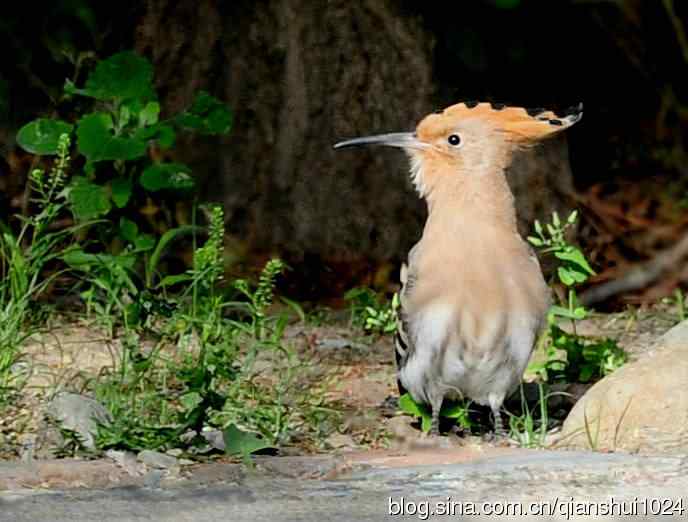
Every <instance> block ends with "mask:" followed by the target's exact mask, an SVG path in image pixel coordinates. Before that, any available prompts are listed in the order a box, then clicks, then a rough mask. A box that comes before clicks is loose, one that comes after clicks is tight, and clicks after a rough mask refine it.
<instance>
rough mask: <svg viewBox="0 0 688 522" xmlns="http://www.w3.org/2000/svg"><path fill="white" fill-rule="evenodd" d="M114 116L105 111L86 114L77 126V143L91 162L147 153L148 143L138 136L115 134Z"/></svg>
mask: <svg viewBox="0 0 688 522" xmlns="http://www.w3.org/2000/svg"><path fill="white" fill-rule="evenodd" d="M113 129H114V125H113V123H112V117H111V116H110V115H109V114H106V113H104V112H94V113H92V114H89V115H87V116H84V117H83V118H82V119H81V120H80V121H79V126H78V127H77V131H76V134H77V144H78V147H79V152H81V153H82V154H83V155H84V156H86V158H87V159H88V161H89V162H96V161H106V160H123V161H126V160H133V159H137V158H140V157H142V156H144V155H145V154H146V144H145V143H144V142H143V141H142V140H139V139H136V138H121V137H119V136H115V135H114V131H113Z"/></svg>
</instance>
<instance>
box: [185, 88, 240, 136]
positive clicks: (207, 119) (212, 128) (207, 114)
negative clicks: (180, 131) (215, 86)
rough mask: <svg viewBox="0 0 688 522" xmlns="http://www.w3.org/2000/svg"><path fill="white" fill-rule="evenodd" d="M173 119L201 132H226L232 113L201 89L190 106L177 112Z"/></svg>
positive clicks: (230, 122)
mask: <svg viewBox="0 0 688 522" xmlns="http://www.w3.org/2000/svg"><path fill="white" fill-rule="evenodd" d="M175 121H176V123H177V124H178V125H180V126H182V127H186V128H188V129H192V130H195V131H197V132H200V133H202V134H227V133H228V132H229V130H230V129H231V127H232V113H231V112H230V110H229V109H228V108H227V106H226V105H225V104H224V103H222V102H221V101H219V100H218V99H217V98H215V97H214V96H211V95H210V94H208V93H207V92H205V91H201V92H199V93H198V95H197V96H196V99H195V100H194V102H193V104H192V105H191V107H190V108H189V109H188V110H186V111H184V112H182V113H181V114H179V115H178V116H177V117H176V118H175Z"/></svg>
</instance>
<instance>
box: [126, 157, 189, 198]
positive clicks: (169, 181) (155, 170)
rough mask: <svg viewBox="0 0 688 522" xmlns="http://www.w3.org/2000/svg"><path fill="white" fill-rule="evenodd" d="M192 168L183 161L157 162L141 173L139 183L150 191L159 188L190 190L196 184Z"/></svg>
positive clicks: (155, 190)
mask: <svg viewBox="0 0 688 522" xmlns="http://www.w3.org/2000/svg"><path fill="white" fill-rule="evenodd" d="M190 173H191V169H190V168H189V167H187V166H186V165H183V164H181V163H156V164H154V165H151V166H150V167H148V168H147V169H146V170H144V171H143V174H141V179H140V180H139V183H141V186H142V187H143V188H145V189H146V190H148V191H150V192H157V191H159V190H176V191H182V192H185V191H189V190H192V189H193V188H194V186H195V183H194V179H193V178H192V177H191V176H190V175H189V174H190Z"/></svg>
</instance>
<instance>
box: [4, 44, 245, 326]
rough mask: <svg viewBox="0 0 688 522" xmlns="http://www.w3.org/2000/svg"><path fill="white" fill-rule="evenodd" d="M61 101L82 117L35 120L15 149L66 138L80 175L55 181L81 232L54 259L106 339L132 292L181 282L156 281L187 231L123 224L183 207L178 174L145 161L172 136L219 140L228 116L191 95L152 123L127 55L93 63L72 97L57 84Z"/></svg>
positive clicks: (173, 167) (148, 98)
mask: <svg viewBox="0 0 688 522" xmlns="http://www.w3.org/2000/svg"><path fill="white" fill-rule="evenodd" d="M70 98H79V99H80V102H81V103H80V105H79V107H86V108H87V110H86V111H85V112H83V113H82V114H81V116H80V117H78V118H77V119H76V121H74V122H72V121H63V120H60V119H57V118H39V119H37V120H34V121H32V122H29V123H27V124H26V125H24V126H23V127H22V128H21V129H20V130H19V132H18V134H17V143H18V144H19V145H20V146H21V147H22V148H24V149H25V150H26V151H28V152H31V153H33V154H38V155H54V154H58V155H59V153H60V136H66V137H67V138H66V139H69V138H70V137H71V136H73V135H75V137H76V150H75V151H74V155H75V160H78V163H77V164H78V165H83V168H82V169H81V170H80V171H76V172H75V173H74V175H73V176H71V177H68V176H66V175H63V176H62V177H61V178H60V184H61V187H60V192H59V196H60V198H62V201H61V204H62V206H63V207H64V208H66V209H68V210H69V211H70V212H71V213H72V215H73V216H74V218H75V220H76V221H77V223H78V224H80V225H85V224H88V225H89V226H84V227H83V228H84V232H83V233H82V237H81V241H80V242H79V244H76V245H74V246H73V247H72V248H71V249H70V250H69V251H67V252H65V253H64V255H63V256H62V258H61V259H62V261H63V262H64V263H65V264H66V265H67V266H68V267H69V268H71V269H72V270H73V271H74V272H76V273H78V274H80V276H81V281H82V284H81V287H82V289H83V290H82V292H81V296H82V298H83V299H84V301H85V302H86V305H87V309H88V310H89V311H93V312H95V313H96V316H97V318H99V320H100V322H101V323H103V324H105V325H106V327H107V328H108V330H109V331H110V332H111V333H112V331H113V328H114V326H115V325H116V324H117V323H118V322H119V321H120V320H126V317H125V315H126V314H127V313H130V316H131V313H132V312H135V311H136V310H135V309H136V308H137V305H136V304H135V303H136V302H137V301H138V300H139V294H140V291H141V287H142V286H143V287H145V288H146V289H148V290H150V289H152V288H153V285H154V284H155V282H156V280H161V281H160V284H161V285H162V286H163V287H166V286H168V285H170V284H174V283H175V281H176V282H184V280H185V279H184V277H181V278H180V277H177V279H176V280H175V279H165V277H164V275H161V274H160V273H159V263H160V260H161V257H162V254H163V253H164V251H165V250H166V249H167V248H168V247H169V246H170V244H171V243H172V242H173V241H175V240H177V239H178V238H180V237H183V236H185V235H188V234H193V233H195V232H196V231H197V227H195V226H192V225H181V226H178V227H165V228H163V230H164V233H161V235H160V237H156V232H157V229H156V228H152V229H150V230H147V231H144V230H142V229H141V227H140V225H139V224H138V223H137V220H136V219H133V218H134V215H135V214H137V213H138V207H139V206H140V205H141V204H142V203H143V202H144V201H145V202H146V205H149V204H150V203H151V201H152V198H154V197H160V196H164V197H165V198H166V199H170V197H172V196H174V197H181V198H183V197H186V196H188V195H189V194H191V193H192V191H193V189H194V187H195V183H194V178H193V177H192V173H191V169H190V168H189V167H188V166H186V165H184V164H182V163H178V162H161V161H157V160H154V159H153V158H154V157H157V156H159V154H153V153H152V151H154V150H156V149H169V148H171V147H173V146H174V143H175V140H176V136H177V134H178V133H179V132H180V131H186V130H190V131H195V132H199V133H201V134H207V135H218V134H225V133H227V132H229V130H230V128H231V123H232V116H231V113H230V111H229V110H228V109H227V107H226V106H225V105H224V104H222V103H221V102H220V101H218V100H217V99H215V98H213V97H212V96H211V95H209V94H208V93H205V92H200V93H198V95H197V96H196V99H195V101H194V102H193V103H192V104H191V106H190V107H189V108H188V109H187V110H185V111H182V112H181V113H179V114H173V115H171V116H170V117H168V118H166V119H162V118H161V114H160V104H159V102H158V99H157V94H156V92H155V89H154V87H153V68H152V66H151V64H150V63H149V62H148V61H147V60H146V59H145V58H143V57H141V56H139V55H137V54H136V53H133V52H130V51H124V52H120V53H118V54H115V55H113V56H111V57H109V58H107V59H105V60H102V61H99V62H97V64H96V65H95V68H94V69H93V70H92V71H91V72H90V73H89V74H88V76H87V78H86V81H85V84H84V85H83V86H82V87H78V86H77V85H75V84H74V82H73V81H71V80H67V81H66V83H65V85H64V98H63V99H70ZM89 109H90V110H89ZM63 174H64V172H63ZM194 212H195V208H194ZM95 220H98V221H95ZM88 237H92V238H94V239H93V240H91V241H88ZM121 245H124V249H123V251H122V247H121ZM204 277H205V275H203V276H202V277H201V279H203V278H204ZM211 286H212V285H211ZM132 303H134V305H132ZM131 317H133V316H131Z"/></svg>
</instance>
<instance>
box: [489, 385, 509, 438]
mask: <svg viewBox="0 0 688 522" xmlns="http://www.w3.org/2000/svg"><path fill="white" fill-rule="evenodd" d="M488 400H489V401H490V409H491V410H492V416H493V417H494V434H495V438H506V430H505V429H504V423H503V422H502V414H501V412H500V410H501V409H502V403H503V402H504V395H503V394H496V393H491V394H490V395H489V396H488Z"/></svg>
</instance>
